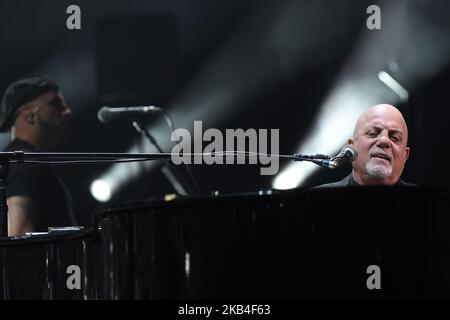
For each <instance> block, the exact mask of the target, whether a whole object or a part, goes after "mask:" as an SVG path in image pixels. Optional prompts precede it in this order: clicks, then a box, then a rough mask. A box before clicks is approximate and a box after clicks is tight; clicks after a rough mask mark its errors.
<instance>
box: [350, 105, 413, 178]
mask: <svg viewBox="0 0 450 320" xmlns="http://www.w3.org/2000/svg"><path fill="white" fill-rule="evenodd" d="M349 143H353V144H354V145H355V147H356V148H357V150H358V153H359V156H358V159H357V160H356V161H354V162H353V172H352V175H353V178H354V179H355V180H356V181H357V182H358V183H359V184H362V185H394V184H396V183H397V181H398V180H399V178H400V176H401V174H402V172H403V168H404V164H405V162H406V160H407V159H408V157H409V152H410V151H409V148H408V147H407V143H408V127H407V125H406V122H405V119H404V118H403V115H402V114H401V112H400V111H399V110H398V109H397V108H396V107H394V106H392V105H390V104H378V105H375V106H373V107H370V108H369V109H368V110H367V111H366V112H364V113H363V114H362V115H361V116H360V117H359V118H358V121H357V122H356V125H355V130H354V132H353V140H352V139H350V140H349Z"/></svg>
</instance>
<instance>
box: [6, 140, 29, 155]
mask: <svg viewBox="0 0 450 320" xmlns="http://www.w3.org/2000/svg"><path fill="white" fill-rule="evenodd" d="M4 151H27V152H34V151H35V148H34V147H33V146H32V145H31V144H30V143H29V142H27V141H25V140H19V139H14V140H12V141H11V142H10V143H9V144H8V145H7V146H6V147H5V148H4Z"/></svg>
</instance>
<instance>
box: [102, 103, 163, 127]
mask: <svg viewBox="0 0 450 320" xmlns="http://www.w3.org/2000/svg"><path fill="white" fill-rule="evenodd" d="M161 111H162V109H161V108H159V107H155V106H139V107H118V108H111V107H106V106H105V107H102V108H101V109H100V110H99V111H98V113H97V118H98V120H99V121H100V122H103V123H108V122H110V121H113V120H116V119H118V118H123V117H126V118H128V119H130V120H138V119H140V118H142V117H143V116H145V115H151V114H155V113H158V112H161Z"/></svg>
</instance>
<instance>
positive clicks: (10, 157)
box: [0, 135, 330, 238]
mask: <svg viewBox="0 0 450 320" xmlns="http://www.w3.org/2000/svg"><path fill="white" fill-rule="evenodd" d="M150 137H151V135H150ZM159 149H160V148H159ZM221 154H222V155H224V154H223V153H221ZM196 155H197V156H203V155H204V154H203V153H202V154H191V156H196ZM234 155H235V156H237V155H238V153H235V154H234ZM171 156H172V154H171V153H163V152H161V153H90V152H88V153H86V152H75V153H58V152H23V151H8V152H0V215H1V217H0V223H1V226H0V237H1V238H7V237H8V206H7V201H6V184H7V183H6V181H7V177H8V171H9V166H10V164H11V163H13V164H14V163H19V164H20V163H41V164H82V163H86V164H91V163H99V162H104V163H107V162H111V161H115V162H118V161H128V162H130V161H148V160H165V161H169V160H171ZM244 156H245V157H246V158H250V156H254V155H250V154H248V153H247V154H244ZM277 156H278V157H279V158H280V159H289V160H294V161H311V162H314V163H316V164H319V165H320V163H322V162H323V161H324V160H328V159H330V157H329V156H325V155H312V156H309V155H299V154H294V155H277ZM318 159H319V161H317V160H318Z"/></svg>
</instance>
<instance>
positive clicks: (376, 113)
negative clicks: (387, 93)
mask: <svg viewBox="0 0 450 320" xmlns="http://www.w3.org/2000/svg"><path fill="white" fill-rule="evenodd" d="M377 117H379V118H385V119H389V120H390V121H395V122H396V123H397V125H398V126H400V127H401V128H402V130H403V132H404V134H405V136H406V139H405V144H407V143H408V126H407V125H406V121H405V119H404V118H403V115H402V113H401V112H400V111H399V110H398V109H397V108H396V107H394V106H393V105H390V104H377V105H374V106H372V107H370V108H369V109H367V110H366V111H365V112H364V113H363V114H361V115H360V116H359V118H358V120H357V121H356V125H355V129H354V131H353V137H355V134H357V133H358V132H359V130H361V127H363V126H364V125H366V124H367V122H369V121H370V120H371V119H374V118H377Z"/></svg>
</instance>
